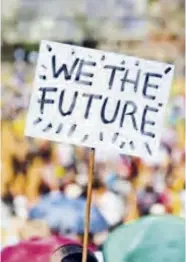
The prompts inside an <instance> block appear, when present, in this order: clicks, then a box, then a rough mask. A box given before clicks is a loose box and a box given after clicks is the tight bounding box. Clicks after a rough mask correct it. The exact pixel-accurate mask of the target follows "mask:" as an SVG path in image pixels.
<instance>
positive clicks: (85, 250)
mask: <svg viewBox="0 0 186 262" xmlns="http://www.w3.org/2000/svg"><path fill="white" fill-rule="evenodd" d="M94 161H95V149H94V148H91V149H90V155H89V168H88V191H87V203H86V213H85V228H84V238H83V256H82V262H87V254H88V236H89V222H90V209H91V199H92V183H93V177H94Z"/></svg>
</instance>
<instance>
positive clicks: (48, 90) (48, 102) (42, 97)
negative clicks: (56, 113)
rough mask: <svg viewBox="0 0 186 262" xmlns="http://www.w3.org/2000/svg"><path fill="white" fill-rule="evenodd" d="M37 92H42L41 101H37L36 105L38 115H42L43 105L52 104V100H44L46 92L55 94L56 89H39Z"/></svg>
mask: <svg viewBox="0 0 186 262" xmlns="http://www.w3.org/2000/svg"><path fill="white" fill-rule="evenodd" d="M39 91H41V92H42V96H41V99H39V100H38V103H40V113H41V114H43V113H44V105H45V104H54V100H53V99H46V92H56V91H57V88H56V87H40V88H39Z"/></svg>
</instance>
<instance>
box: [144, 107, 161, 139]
mask: <svg viewBox="0 0 186 262" xmlns="http://www.w3.org/2000/svg"><path fill="white" fill-rule="evenodd" d="M149 111H150V112H155V113H157V112H158V111H159V110H158V109H157V108H153V107H150V106H146V107H145V108H144V111H143V116H142V122H141V133H142V135H145V136H150V137H152V138H154V137H155V134H154V133H152V132H148V131H145V126H146V125H151V126H154V125H155V122H154V121H149V120H147V113H148V112H149Z"/></svg>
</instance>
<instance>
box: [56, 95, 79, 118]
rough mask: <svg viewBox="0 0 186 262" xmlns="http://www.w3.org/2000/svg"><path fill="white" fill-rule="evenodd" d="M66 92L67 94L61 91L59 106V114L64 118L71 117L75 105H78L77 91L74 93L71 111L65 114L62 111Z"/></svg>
mask: <svg viewBox="0 0 186 262" xmlns="http://www.w3.org/2000/svg"><path fill="white" fill-rule="evenodd" d="M64 92H65V90H63V91H61V95H60V97H59V106H58V108H59V112H60V113H61V115H62V116H67V115H71V114H72V112H73V110H74V107H75V105H76V100H77V96H78V92H77V91H76V92H74V96H73V99H72V103H71V105H70V107H69V109H68V110H67V111H66V112H64V111H63V110H62V104H63V98H64Z"/></svg>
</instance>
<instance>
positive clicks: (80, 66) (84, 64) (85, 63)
mask: <svg viewBox="0 0 186 262" xmlns="http://www.w3.org/2000/svg"><path fill="white" fill-rule="evenodd" d="M84 66H93V67H95V66H96V63H95V62H91V61H85V60H81V61H80V64H79V68H78V70H77V74H76V78H75V81H76V82H78V83H80V84H82V85H88V86H91V85H92V81H86V80H80V77H81V76H85V77H89V78H92V77H93V76H94V74H92V73H88V72H83V67H84Z"/></svg>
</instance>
